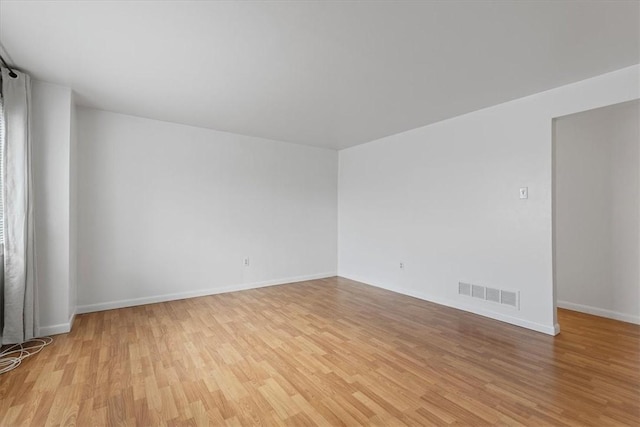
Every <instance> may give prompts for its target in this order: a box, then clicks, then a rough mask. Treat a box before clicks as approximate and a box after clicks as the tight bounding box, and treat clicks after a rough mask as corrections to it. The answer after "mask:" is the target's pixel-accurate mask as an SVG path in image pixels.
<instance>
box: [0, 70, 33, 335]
mask: <svg viewBox="0 0 640 427" xmlns="http://www.w3.org/2000/svg"><path fill="white" fill-rule="evenodd" d="M15 73H16V74H17V75H18V76H17V77H11V76H9V70H7V69H5V68H3V69H2V91H1V92H0V95H1V96H2V109H1V110H0V112H1V113H2V114H3V117H4V126H3V128H4V129H3V130H2V129H0V132H3V138H0V140H2V141H3V142H4V153H3V154H4V155H3V165H2V166H3V167H2V173H3V176H2V178H3V184H4V185H3V189H2V190H3V191H2V195H3V197H4V199H3V201H4V212H3V213H4V215H3V218H4V250H3V256H4V283H3V284H2V288H3V289H2V291H3V292H2V294H3V300H4V301H3V306H2V309H1V311H2V313H0V314H1V315H2V316H0V322H1V323H2V324H1V326H2V329H1V331H2V337H1V338H2V344H15V343H21V342H24V341H27V340H29V339H31V338H33V337H34V336H36V334H37V328H38V310H37V298H36V271H35V252H34V249H35V248H34V222H33V183H32V177H31V132H30V117H31V114H30V113H31V112H30V107H31V80H30V78H29V76H28V75H26V74H24V73H21V72H18V71H15Z"/></svg>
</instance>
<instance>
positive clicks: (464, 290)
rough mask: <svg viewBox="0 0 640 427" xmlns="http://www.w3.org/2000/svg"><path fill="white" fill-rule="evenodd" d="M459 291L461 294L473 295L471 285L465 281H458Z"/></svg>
mask: <svg viewBox="0 0 640 427" xmlns="http://www.w3.org/2000/svg"><path fill="white" fill-rule="evenodd" d="M458 293H459V294H460V295H467V296H471V285H470V284H468V283H464V282H458Z"/></svg>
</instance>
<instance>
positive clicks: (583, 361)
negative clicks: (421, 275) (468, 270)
mask: <svg viewBox="0 0 640 427" xmlns="http://www.w3.org/2000/svg"><path fill="white" fill-rule="evenodd" d="M559 318H560V324H561V327H562V333H561V334H560V335H559V336H557V337H551V336H547V335H543V334H540V333H536V332H532V331H528V330H526V329H522V328H519V327H515V326H510V325H507V324H504V323H500V322H497V321H493V320H490V319H486V318H483V317H479V316H475V315H472V314H469V313H465V312H462V311H458V310H454V309H450V308H446V307H442V306H438V305H436V304H431V303H428V302H425V301H421V300H417V299H414V298H410V297H406V296H402V295H399V294H395V293H392V292H388V291H385V290H381V289H377V288H373V287H369V286H365V285H363V284H360V283H357V282H353V281H350V280H346V279H342V278H331V279H323V280H314V281H309V282H301V283H297V284H291V285H282V286H274V287H269V288H262V289H255V290H249V291H242V292H235V293H230V294H223V295H215V296H208V297H202V298H195V299H188V300H181V301H173V302H168V303H161V304H153V305H146V306H140V307H133V308H126V309H119V310H111V311H104V312H99V313H91V314H84V315H80V316H78V317H77V319H76V322H75V325H74V328H73V331H72V332H71V333H70V334H66V335H58V336H56V337H55V341H54V343H53V344H51V345H50V346H49V347H47V348H45V349H44V350H43V351H42V352H41V353H40V354H38V355H37V356H35V357H34V358H32V359H30V360H26V361H25V362H24V364H23V365H22V366H20V367H19V368H18V369H17V370H15V371H12V372H10V373H8V374H5V375H2V376H0V425H2V426H13V425H73V424H76V425H80V426H99V425H131V426H133V425H139V426H152V425H153V426H156V425H172V426H173V425H208V424H211V425H224V424H228V425H260V424H262V425H291V426H303V425H362V424H365V425H384V426H394V425H448V424H457V425H473V426H478V425H493V424H496V425H533V426H541V425H593V426H604V425H636V426H637V425H640V409H639V402H640V327H639V326H636V325H631V324H627V323H622V322H617V321H613V320H607V319H603V318H597V317H594V316H589V315H584V314H579V313H575V312H570V311H566V310H561V311H560V313H559Z"/></svg>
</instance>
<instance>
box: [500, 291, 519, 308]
mask: <svg viewBox="0 0 640 427" xmlns="http://www.w3.org/2000/svg"><path fill="white" fill-rule="evenodd" d="M500 302H501V303H502V304H505V305H510V306H511V307H516V308H518V294H517V293H516V292H511V291H500Z"/></svg>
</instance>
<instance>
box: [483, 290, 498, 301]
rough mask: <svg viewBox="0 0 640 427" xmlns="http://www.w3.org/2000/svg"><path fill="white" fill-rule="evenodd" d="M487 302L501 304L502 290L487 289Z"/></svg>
mask: <svg viewBox="0 0 640 427" xmlns="http://www.w3.org/2000/svg"><path fill="white" fill-rule="evenodd" d="M486 292H487V301H492V302H500V289H494V288H487V291H486Z"/></svg>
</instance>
